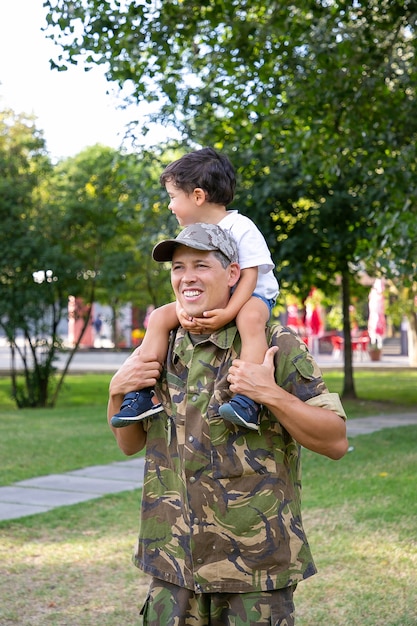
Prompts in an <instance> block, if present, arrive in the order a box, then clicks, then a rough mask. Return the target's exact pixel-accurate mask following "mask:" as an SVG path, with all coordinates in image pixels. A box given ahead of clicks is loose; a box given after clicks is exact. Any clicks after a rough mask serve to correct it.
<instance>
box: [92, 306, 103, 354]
mask: <svg viewBox="0 0 417 626" xmlns="http://www.w3.org/2000/svg"><path fill="white" fill-rule="evenodd" d="M93 326H94V332H95V335H96V339H98V341H99V344H100V346H101V340H102V336H101V332H102V328H103V320H102V319H101V315H100V313H99V314H98V315H97V317H96V318H95V320H94V321H93Z"/></svg>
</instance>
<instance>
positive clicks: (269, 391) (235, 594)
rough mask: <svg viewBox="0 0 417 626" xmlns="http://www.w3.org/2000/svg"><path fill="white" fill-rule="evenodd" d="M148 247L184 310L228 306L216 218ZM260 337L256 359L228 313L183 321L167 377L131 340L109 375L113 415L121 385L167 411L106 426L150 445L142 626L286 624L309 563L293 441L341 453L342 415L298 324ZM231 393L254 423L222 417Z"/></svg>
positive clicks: (228, 282)
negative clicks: (148, 394) (200, 323)
mask: <svg viewBox="0 0 417 626" xmlns="http://www.w3.org/2000/svg"><path fill="white" fill-rule="evenodd" d="M184 232H185V235H184ZM155 250H156V251H157V252H156V253H155ZM155 254H157V256H158V259H160V260H161V259H163V260H167V261H168V260H172V269H171V281H172V285H173V289H174V293H175V296H176V298H177V301H178V302H179V304H180V306H182V307H183V308H184V310H185V311H186V312H187V314H188V315H189V316H191V317H192V316H199V317H201V316H202V313H203V311H207V310H210V309H213V308H220V307H224V306H225V303H226V302H227V300H228V298H229V297H230V290H231V288H233V285H235V284H236V282H237V280H238V279H239V266H238V264H237V262H236V261H237V251H236V247H235V245H234V241H233V239H231V238H230V237H229V235H227V234H226V233H225V232H224V231H222V230H221V229H220V228H219V227H218V226H215V225H199V224H194V225H192V226H189V227H187V228H186V229H185V231H182V233H181V234H180V235H179V236H178V237H177V239H175V240H167V241H164V242H161V243H160V244H158V245H157V246H156V247H155V249H154V255H155ZM267 336H268V341H269V345H270V346H271V347H270V348H269V350H268V351H267V353H266V355H265V360H264V363H263V364H262V365H255V364H251V363H245V362H242V361H240V360H239V359H238V355H239V349H240V338H239V335H238V334H237V329H236V326H235V325H234V324H233V323H231V324H228V325H227V326H226V327H224V328H222V329H220V330H218V331H216V332H214V333H212V334H211V335H204V334H201V335H191V334H190V333H189V332H186V331H185V330H184V329H182V328H179V329H178V330H177V331H176V332H174V333H172V337H171V340H170V347H169V352H168V355H167V360H166V363H165V365H164V368H163V370H162V373H161V372H160V369H161V368H160V365H159V364H158V362H157V361H153V360H148V361H145V360H144V359H141V356H140V349H138V350H136V351H135V352H134V353H133V354H132V355H131V356H130V357H129V359H128V360H127V361H126V363H125V364H124V365H123V366H122V367H121V369H120V370H119V371H118V372H117V373H116V374H115V376H114V377H113V379H112V382H111V385H110V400H109V411H108V413H109V418H111V416H112V415H113V413H114V409H115V408H117V407H118V406H119V404H120V400H121V398H122V397H123V395H124V393H125V392H126V391H128V390H129V389H136V388H143V387H146V386H153V385H155V384H156V385H157V386H156V390H157V396H158V399H159V400H160V401H161V402H162V403H163V406H164V409H165V411H164V412H162V413H159V414H157V415H154V416H153V417H152V419H150V420H148V421H147V422H146V421H145V422H142V423H139V424H138V423H136V424H133V425H130V426H127V427H126V428H121V429H117V430H116V429H113V430H114V434H115V436H116V438H117V441H118V445H119V446H120V448H121V449H122V450H123V451H124V452H125V453H126V454H134V453H136V452H138V451H139V450H141V449H142V448H143V447H144V446H145V445H146V467H145V476H144V485H143V497H142V511H141V525H140V534H139V540H138V545H137V549H136V552H135V563H136V565H137V566H138V567H139V568H141V569H142V570H143V571H145V572H147V573H148V574H150V575H151V576H152V581H151V586H150V591H149V595H148V598H147V601H146V603H145V606H144V608H143V611H142V613H143V616H144V617H143V619H144V622H143V623H144V624H145V625H147V626H166V625H169V626H170V625H172V626H181V625H184V626H186V625H195V626H209V625H210V626H224V625H226V626H228V625H230V626H231V625H234V626H244V625H245V626H249V625H252V624H253V625H255V624H256V625H267V624H268V625H271V624H272V625H274V626H277V625H278V624H279V625H282V626H285V625H286V626H292V625H293V624H294V606H293V590H294V589H295V586H296V585H297V584H298V582H300V581H302V580H304V579H305V578H307V577H309V576H312V575H313V574H314V573H315V571H316V569H315V566H314V563H313V559H312V556H311V553H310V548H309V545H308V542H307V539H306V536H305V533H304V529H303V526H302V521H301V510H300V489H301V472H300V448H301V446H305V447H307V448H309V449H311V450H314V451H316V452H318V453H320V454H324V455H326V456H328V457H330V458H334V459H338V458H341V457H342V456H343V455H344V454H345V452H346V450H347V439H346V426H345V413H344V411H343V407H342V405H341V403H340V400H339V397H338V395H337V394H331V393H329V392H328V390H327V388H326V385H325V384H324V382H323V379H322V377H321V373H320V370H319V368H318V366H317V365H316V363H315V362H314V360H313V358H312V356H311V355H310V354H309V353H308V351H307V349H306V346H305V344H304V343H303V342H302V341H301V340H300V339H299V338H298V337H297V336H296V335H295V334H294V333H293V332H292V331H290V330H289V329H287V328H283V327H282V326H270V327H268V329H267ZM233 393H244V394H246V395H248V396H249V397H251V398H253V399H254V400H255V401H256V402H259V403H260V404H261V405H262V407H263V409H262V413H261V427H260V432H259V433H258V432H254V431H249V430H248V429H246V428H240V427H239V426H237V425H235V424H232V423H230V422H227V421H226V420H224V419H223V418H220V416H219V410H218V409H219V405H220V404H221V403H223V402H228V401H229V399H230V397H231V396H232V394H233Z"/></svg>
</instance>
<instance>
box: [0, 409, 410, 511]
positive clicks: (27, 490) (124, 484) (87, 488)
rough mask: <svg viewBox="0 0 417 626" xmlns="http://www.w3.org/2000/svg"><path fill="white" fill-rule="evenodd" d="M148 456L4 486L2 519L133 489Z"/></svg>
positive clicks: (358, 422)
mask: <svg viewBox="0 0 417 626" xmlns="http://www.w3.org/2000/svg"><path fill="white" fill-rule="evenodd" d="M410 424H417V411H416V412H414V413H405V414H403V415H388V416H376V417H364V418H358V419H354V420H350V421H349V420H348V422H347V425H348V436H349V437H356V436H357V435H366V434H369V433H372V432H375V431H377V430H382V429H383V428H396V427H398V426H407V425H410ZM143 468H144V459H143V458H139V457H136V458H134V459H130V460H128V461H120V462H117V463H110V464H109V465H96V466H93V467H86V468H84V469H80V470H74V471H72V472H67V473H65V474H53V475H50V476H40V477H38V478H30V479H28V480H22V481H20V482H18V483H14V484H13V485H9V486H8V487H0V521H1V520H10V519H17V518H19V517H25V516H26V515H33V514H34V513H45V512H46V511H50V510H51V509H54V508H56V507H58V506H67V505H71V504H76V503H78V502H85V501H87V500H93V499H95V498H100V497H101V496H103V495H105V494H109V493H119V492H121V491H131V490H133V489H138V488H139V487H141V486H142V476H143Z"/></svg>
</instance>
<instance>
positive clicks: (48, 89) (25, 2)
mask: <svg viewBox="0 0 417 626" xmlns="http://www.w3.org/2000/svg"><path fill="white" fill-rule="evenodd" d="M42 4H43V0H0V109H4V108H11V109H13V110H14V111H15V112H16V113H30V114H32V113H33V114H34V115H35V116H36V118H37V127H38V128H39V129H40V130H42V131H43V132H44V136H45V139H46V142H47V149H48V151H49V152H50V154H51V156H52V157H53V158H60V157H66V156H73V155H74V154H77V153H78V152H80V151H81V150H82V149H83V148H85V147H86V146H91V145H94V144H96V143H101V144H104V145H106V146H110V147H113V148H119V146H120V143H121V141H122V139H123V135H124V129H125V125H126V124H127V123H128V122H129V120H130V119H135V118H137V116H138V113H137V109H134V108H133V109H131V111H130V112H127V111H121V110H118V109H117V108H116V106H117V100H116V98H115V97H112V96H111V95H107V94H106V90H107V89H109V87H110V90H111V86H109V84H108V83H107V81H106V79H105V77H104V71H103V70H102V69H100V68H99V67H97V68H94V69H93V70H91V71H89V72H84V70H83V69H82V67H78V66H77V67H73V68H71V69H70V70H68V71H66V72H58V71H57V70H51V69H50V68H49V59H50V58H51V57H55V58H56V56H57V54H56V53H57V52H58V53H59V48H58V47H57V46H55V45H54V44H53V43H52V42H51V41H50V40H49V39H46V37H45V35H44V33H43V32H42V31H41V27H42V26H44V24H45V20H44V15H45V9H44V8H43V6H42ZM159 135H160V136H159ZM166 136H167V130H166V129H163V130H162V131H161V130H156V131H154V132H152V134H151V138H150V139H148V140H147V143H148V144H149V143H150V142H151V141H152V142H153V143H156V142H158V141H162V140H163V139H165V138H166Z"/></svg>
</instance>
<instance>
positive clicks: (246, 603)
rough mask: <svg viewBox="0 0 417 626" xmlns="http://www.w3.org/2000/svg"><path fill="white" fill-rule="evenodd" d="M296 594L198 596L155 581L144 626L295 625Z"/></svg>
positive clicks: (144, 612) (288, 589)
mask: <svg viewBox="0 0 417 626" xmlns="http://www.w3.org/2000/svg"><path fill="white" fill-rule="evenodd" d="M293 592H294V588H293V587H286V588H285V589H277V590H275V591H265V592H256V593H255V592H254V593H200V594H196V593H194V592H193V591H191V590H190V589H183V588H182V587H177V585H172V584H170V583H165V582H164V581H162V580H158V579H156V578H153V579H152V582H151V585H150V588H149V593H148V597H147V599H146V602H145V605H144V607H143V609H142V611H141V615H143V626H162V625H163V626H294V624H295V621H294V603H293Z"/></svg>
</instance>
